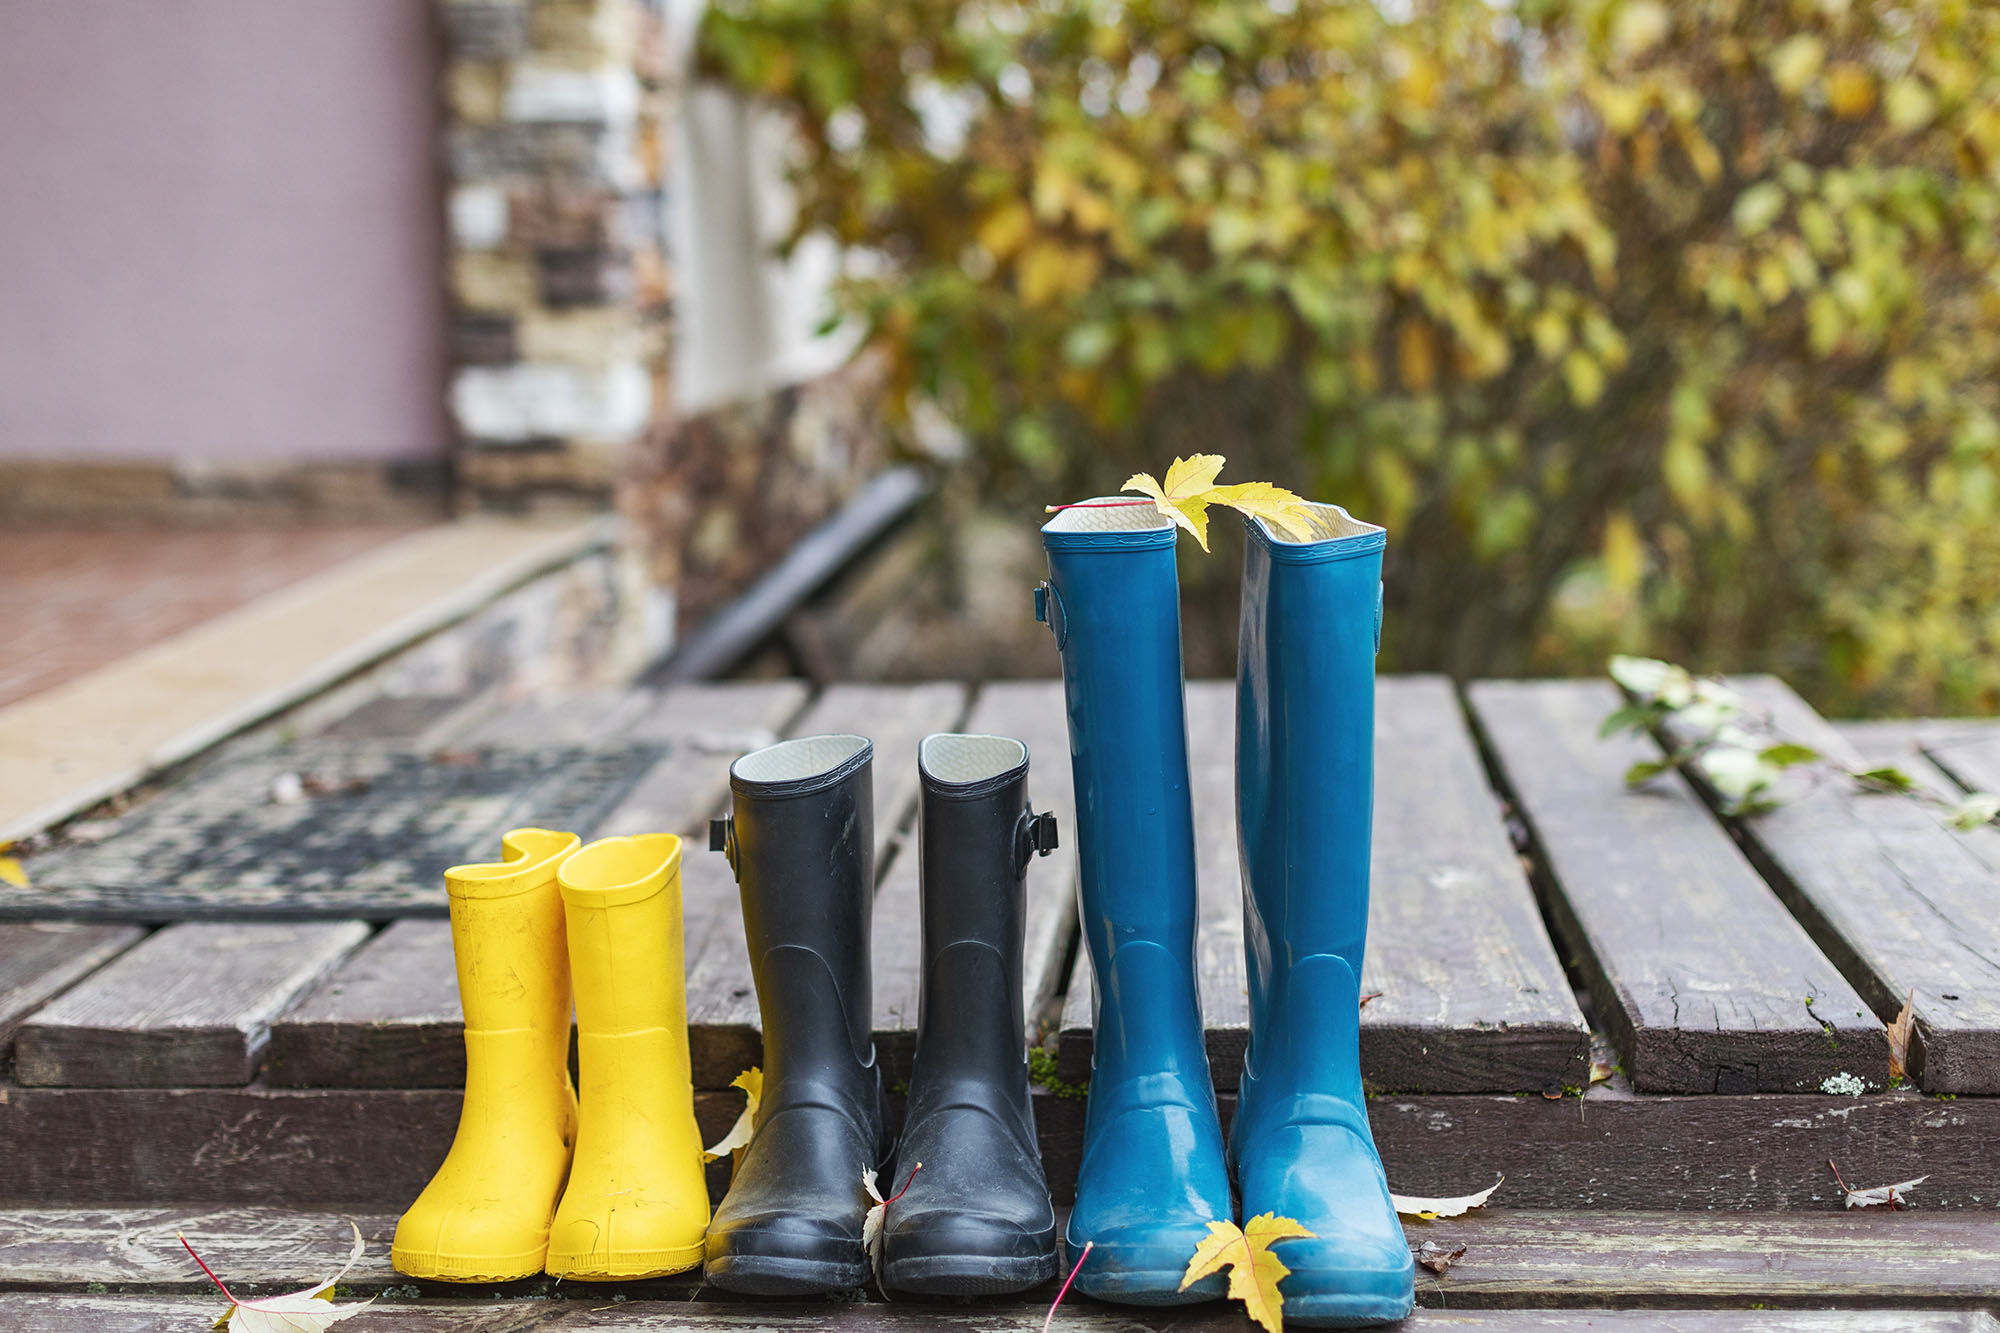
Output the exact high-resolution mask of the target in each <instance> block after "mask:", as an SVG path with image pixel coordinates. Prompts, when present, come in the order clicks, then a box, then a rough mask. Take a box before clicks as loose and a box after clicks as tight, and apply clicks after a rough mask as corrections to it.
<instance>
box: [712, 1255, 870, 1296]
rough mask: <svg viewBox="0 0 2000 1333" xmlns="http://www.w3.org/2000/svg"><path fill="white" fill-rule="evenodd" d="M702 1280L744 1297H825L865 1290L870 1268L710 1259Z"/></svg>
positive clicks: (760, 1258)
mask: <svg viewBox="0 0 2000 1333" xmlns="http://www.w3.org/2000/svg"><path fill="white" fill-rule="evenodd" d="M701 1279H702V1281H704V1282H706V1283H708V1284H709V1285H710V1286H714V1287H720V1288H722V1289H723V1290H724V1291H733V1292H736V1293H738V1294H739V1295H743V1296H825V1295H830V1294H832V1293H834V1292H841V1291H857V1290H859V1289H860V1288H862V1287H864V1286H866V1285H867V1283H868V1265H867V1264H866V1263H863V1262H861V1261H859V1260H855V1261H853V1262H848V1261H846V1260H840V1259H786V1258H779V1257H776V1256H769V1255H759V1254H739V1255H729V1256H725V1257H723V1258H720V1259H710V1260H709V1261H708V1263H707V1264H706V1265H704V1266H703V1268H702V1270H701Z"/></svg>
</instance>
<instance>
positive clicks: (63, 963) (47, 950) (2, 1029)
mask: <svg viewBox="0 0 2000 1333" xmlns="http://www.w3.org/2000/svg"><path fill="white" fill-rule="evenodd" d="M145 933H146V932H145V931H144V930H142V929H140V928H139V927H138V926H110V925H85V924H83V923H81V922H76V921H9V922H0V1064H4V1062H5V1060H6V1058H7V1053H8V1052H9V1051H10V1050H11V1049H12V1048H13V1043H14V1029H15V1028H17V1027H19V1026H20V1025H21V1020H23V1019H24V1018H26V1017H27V1016H28V1015H29V1014H31V1013H33V1012H34V1011H35V1010H36V1009H37V1008H39V1007H40V1006H41V1005H42V1003H43V1002H44V1001H46V1000H48V999H50V998H51V997H53V996H56V995H59V994H61V993H62V991H63V990H64V989H65V988H66V987H68V986H69V985H70V984H71V983H72V982H75V981H77V980H79V979H80V978H82V977H85V976H88V975H89V974H90V973H91V972H93V971H95V970H96V969H97V968H98V967H99V966H100V965H102V964H103V963H104V962H106V961H107V960H109V959H111V958H115V957H117V956H118V955H119V954H120V953H123V952H124V951H125V950H126V949H129V948H131V947H132V945H133V944H135V943H136V942H137V941H138V939H139V937H140V936H142V935H144V934H145Z"/></svg>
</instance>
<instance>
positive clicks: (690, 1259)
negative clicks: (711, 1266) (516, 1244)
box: [548, 833, 708, 1278]
mask: <svg viewBox="0 0 2000 1333" xmlns="http://www.w3.org/2000/svg"><path fill="white" fill-rule="evenodd" d="M560 879H561V883H562V896H563V906H564V908H565V910H566V911H567V912H568V915H569V963H570V974H571V976H572V977H573V978H574V979H575V984H576V1032H577V1073H578V1075H579V1078H580V1081H581V1118H580V1120H579V1122H578V1127H577V1138H576V1161H575V1165H574V1166H573V1167H572V1168H571V1170H570V1176H569V1186H568V1188H566V1189H565V1190H564V1191H563V1197H562V1204H561V1206H559V1207H558V1208H557V1209H556V1220H555V1224H554V1226H553V1227H551V1229H550V1231H549V1258H548V1272H549V1273H550V1274H551V1275H552V1276H555V1277H571V1278H641V1277H659V1276H660V1275H662V1274H665V1273H679V1272H682V1271H684V1270H686V1269H690V1268H693V1267H695V1266H697V1265H698V1264H700V1263H701V1257H702V1238H703V1237H704V1236H705V1235H706V1234H707V1232H708V1185H707V1182H706V1181H705V1180H704V1179H703V1176H702V1164H701V1132H700V1131H699V1130H698V1129H696V1128H695V1123H694V1085H693V1082H692V1080H691V1079H690V1077H689V1074H688V1033H687V978H686V973H685V968H684V964H683V961H682V949H681V840H680V839H679V838H676V837H674V836H672V835H671V834H665V833H656V834H647V835H645V836H643V837H637V838H605V839H602V840H600V841H598V842H593V843H591V844H590V845H589V846H588V847H585V848H584V849H583V850H582V851H580V852H578V853H577V854H576V855H574V856H572V857H570V858H569V860H567V861H565V862H563V866H562V871H561V875H560Z"/></svg>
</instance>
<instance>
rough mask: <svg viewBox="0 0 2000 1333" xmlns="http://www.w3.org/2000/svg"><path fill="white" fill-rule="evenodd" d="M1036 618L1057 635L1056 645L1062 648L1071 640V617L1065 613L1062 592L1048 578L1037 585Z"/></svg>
mask: <svg viewBox="0 0 2000 1333" xmlns="http://www.w3.org/2000/svg"><path fill="white" fill-rule="evenodd" d="M1035 619H1037V620H1039V621H1041V622H1042V623H1043V624H1044V625H1047V626H1048V627H1049V632H1050V633H1052V634H1054V635H1055V636H1056V647H1058V648H1061V647H1062V646H1063V645H1064V644H1065V643H1067V642H1068V641H1069V618H1068V617H1067V616H1065V615H1064V614H1063V604H1062V594H1060V593H1058V592H1057V591H1056V589H1055V585H1054V584H1052V583H1049V582H1047V581H1046V580H1044V581H1043V582H1041V583H1038V584H1036V585H1035Z"/></svg>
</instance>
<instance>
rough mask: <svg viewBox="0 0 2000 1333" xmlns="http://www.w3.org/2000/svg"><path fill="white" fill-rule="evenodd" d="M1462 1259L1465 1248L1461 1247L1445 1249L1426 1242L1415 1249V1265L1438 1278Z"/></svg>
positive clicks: (1432, 1242) (1455, 1246) (1428, 1241)
mask: <svg viewBox="0 0 2000 1333" xmlns="http://www.w3.org/2000/svg"><path fill="white" fill-rule="evenodd" d="M1464 1257H1465V1247H1464V1246H1463V1245H1454V1246H1451V1247H1449V1248H1447V1247H1445V1246H1443V1245H1440V1244H1438V1243H1437V1242H1436V1241H1434V1240H1427V1241H1425V1242H1424V1243H1423V1244H1422V1245H1419V1246H1418V1247H1417V1255H1416V1258H1417V1263H1419V1264H1420V1265H1422V1266H1423V1267H1425V1268H1428V1269H1430V1270H1431V1272H1433V1273H1436V1274H1438V1275H1439V1276H1443V1275H1444V1273H1445V1272H1446V1271H1447V1270H1449V1269H1450V1268H1451V1266H1452V1265H1453V1264H1455V1263H1457V1262H1458V1261H1459V1260H1460V1259H1463V1258H1464Z"/></svg>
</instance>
